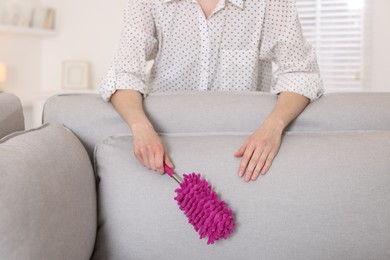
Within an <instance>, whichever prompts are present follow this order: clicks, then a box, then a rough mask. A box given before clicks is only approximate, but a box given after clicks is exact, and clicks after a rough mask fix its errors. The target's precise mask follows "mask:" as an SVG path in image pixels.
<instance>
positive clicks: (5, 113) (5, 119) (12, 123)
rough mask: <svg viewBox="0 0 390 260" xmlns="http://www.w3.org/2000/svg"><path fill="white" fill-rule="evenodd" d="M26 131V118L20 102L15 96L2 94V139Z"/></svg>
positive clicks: (0, 121) (0, 119) (0, 120)
mask: <svg viewBox="0 0 390 260" xmlns="http://www.w3.org/2000/svg"><path fill="white" fill-rule="evenodd" d="M23 130H24V116H23V109H22V105H21V103H20V100H19V99H18V98H17V97H16V96H15V95H13V94H10V93H4V92H0V139H1V138H2V137H4V136H6V135H8V134H10V133H13V132H16V131H23Z"/></svg>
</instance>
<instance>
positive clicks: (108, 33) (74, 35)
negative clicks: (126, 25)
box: [42, 0, 127, 91]
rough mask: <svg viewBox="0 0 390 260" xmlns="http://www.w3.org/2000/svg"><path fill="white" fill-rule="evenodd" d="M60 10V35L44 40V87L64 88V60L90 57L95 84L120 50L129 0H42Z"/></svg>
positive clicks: (93, 86) (86, 59)
mask: <svg viewBox="0 0 390 260" xmlns="http://www.w3.org/2000/svg"><path fill="white" fill-rule="evenodd" d="M42 3H43V5H45V6H48V7H52V8H54V9H56V10H57V21H58V22H57V24H56V28H57V30H58V33H59V35H58V37H54V38H50V39H46V40H45V41H43V55H42V69H43V74H42V82H43V89H44V90H46V91H48V90H50V91H53V90H54V91H56V90H60V89H61V80H62V63H63V61H65V60H81V61H87V62H88V63H89V64H90V65H91V87H92V88H96V85H97V84H98V83H99V82H100V80H101V78H102V77H104V76H105V74H106V72H107V69H108V66H109V65H110V63H111V61H112V58H113V56H114V54H115V52H116V49H117V46H118V42H119V34H120V31H121V26H122V18H123V9H124V7H125V5H126V3H127V0H119V1H111V0H99V1H93V0H83V1H80V0H67V1H64V0H42Z"/></svg>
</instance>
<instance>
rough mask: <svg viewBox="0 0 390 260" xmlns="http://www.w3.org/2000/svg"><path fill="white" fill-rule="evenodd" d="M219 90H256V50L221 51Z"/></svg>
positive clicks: (257, 65)
mask: <svg viewBox="0 0 390 260" xmlns="http://www.w3.org/2000/svg"><path fill="white" fill-rule="evenodd" d="M220 54H221V57H220V58H221V59H220V61H221V64H220V73H221V75H220V84H221V85H220V90H222V91H245V90H252V91H253V90H256V89H257V85H258V79H259V58H258V50H257V49H256V50H226V49H222V50H221V53H220Z"/></svg>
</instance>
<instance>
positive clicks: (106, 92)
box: [99, 70, 147, 102]
mask: <svg viewBox="0 0 390 260" xmlns="http://www.w3.org/2000/svg"><path fill="white" fill-rule="evenodd" d="M118 89H130V90H136V91H138V92H140V93H141V94H142V95H143V96H144V97H145V96H146V95H147V91H146V85H145V83H144V82H143V81H142V80H140V79H138V78H137V77H135V76H134V77H132V76H131V75H127V74H122V75H115V72H114V71H112V70H110V71H109V73H108V75H107V77H106V78H105V79H104V80H103V82H102V83H101V84H100V87H99V93H100V95H101V96H102V98H103V100H105V101H107V102H108V101H110V99H111V96H112V95H113V94H114V93H115V92H116V91H117V90H118Z"/></svg>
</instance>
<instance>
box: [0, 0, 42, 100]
mask: <svg viewBox="0 0 390 260" xmlns="http://www.w3.org/2000/svg"><path fill="white" fill-rule="evenodd" d="M37 5H39V0H29V1H26V0H0V23H5V22H8V21H7V18H9V17H6V13H7V12H8V13H10V11H14V12H18V13H19V14H20V15H21V16H23V17H24V18H23V20H25V21H26V22H27V21H28V20H29V19H30V15H31V12H32V9H33V8H34V7H35V6H37ZM41 47H42V46H41V38H39V37H33V36H24V35H18V34H10V33H4V32H0V61H2V62H5V63H6V64H7V67H8V79H7V82H6V83H4V86H5V89H6V91H9V92H13V93H15V94H16V95H18V96H23V97H26V98H27V97H31V98H32V97H33V96H35V95H36V93H37V92H40V90H41V86H42V78H41V74H42V67H41V58H42V48H41Z"/></svg>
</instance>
